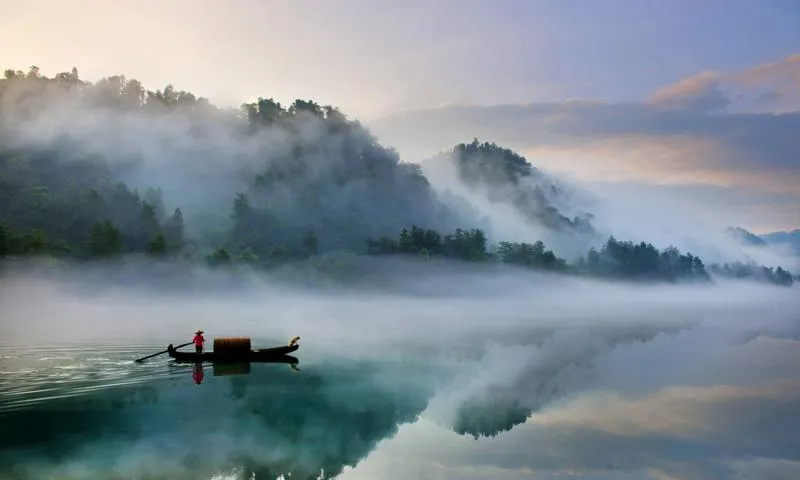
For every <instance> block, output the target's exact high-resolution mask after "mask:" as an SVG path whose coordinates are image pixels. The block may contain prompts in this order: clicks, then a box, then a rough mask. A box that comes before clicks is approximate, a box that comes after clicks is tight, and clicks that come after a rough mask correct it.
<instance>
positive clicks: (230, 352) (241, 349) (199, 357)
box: [167, 338, 300, 363]
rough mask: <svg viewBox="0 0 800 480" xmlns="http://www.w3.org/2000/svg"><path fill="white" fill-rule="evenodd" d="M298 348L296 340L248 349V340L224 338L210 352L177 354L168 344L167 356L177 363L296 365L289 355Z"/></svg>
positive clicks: (294, 359)
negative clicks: (279, 344)
mask: <svg viewBox="0 0 800 480" xmlns="http://www.w3.org/2000/svg"><path fill="white" fill-rule="evenodd" d="M298 348H300V345H298V344H297V340H296V339H292V341H290V342H289V345H284V346H281V347H272V348H261V349H257V350H252V349H250V339H249V338H225V339H216V340H215V341H214V350H212V351H210V352H201V353H197V352H179V351H178V350H177V349H176V348H175V347H173V346H172V344H171V343H170V344H169V346H167V354H168V355H169V356H170V357H172V358H174V359H175V360H178V361H187V362H225V363H231V362H236V363H240V362H265V363H297V362H298V361H297V358H296V357H293V356H291V355H289V354H290V353H292V352H294V351H296V350H297V349H298Z"/></svg>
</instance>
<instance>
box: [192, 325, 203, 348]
mask: <svg viewBox="0 0 800 480" xmlns="http://www.w3.org/2000/svg"><path fill="white" fill-rule="evenodd" d="M192 341H193V342H194V350H195V352H197V353H203V344H204V343H205V341H206V339H205V338H203V331H202V330H199V329H198V330H197V331H196V332H194V339H193V340H192Z"/></svg>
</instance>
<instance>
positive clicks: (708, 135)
mask: <svg viewBox="0 0 800 480" xmlns="http://www.w3.org/2000/svg"><path fill="white" fill-rule="evenodd" d="M795 99H800V55H793V56H790V57H787V58H785V59H781V60H779V61H775V62H771V63H765V64H760V65H755V66H753V67H751V68H748V69H745V70H742V71H738V72H713V71H707V72H703V73H700V74H698V75H696V76H693V77H690V78H686V79H683V80H681V81H678V82H676V83H674V84H672V85H668V86H665V87H663V88H661V89H659V90H657V91H656V92H654V93H653V94H652V95H651V96H650V97H649V98H648V99H645V100H643V101H641V102H638V103H609V102H601V101H591V100H586V101H571V102H537V103H530V104H525V105H522V104H518V105H495V106H467V105H463V106H450V107H443V108H438V109H429V110H419V111H416V112H405V113H402V114H397V115H393V116H387V117H384V118H382V119H380V120H378V121H375V122H372V123H371V124H370V128H371V129H372V130H373V131H374V132H375V133H376V134H377V135H378V137H379V138H380V140H381V141H382V142H384V143H387V144H389V145H393V146H395V147H396V148H397V149H398V151H399V152H400V153H401V155H402V156H403V158H404V159H406V160H410V161H417V160H421V159H424V158H427V157H430V156H432V155H434V154H435V153H436V152H438V151H440V150H442V149H447V148H450V147H451V146H452V145H454V144H455V143H459V142H464V141H469V140H471V139H472V138H474V137H478V138H479V139H480V140H482V141H494V142H497V143H499V144H501V145H503V146H506V147H510V148H513V149H515V150H518V151H520V152H524V153H525V155H526V157H527V158H528V160H529V161H531V162H532V163H534V165H536V166H539V167H541V168H543V169H545V170H553V171H557V172H558V173H561V174H568V175H572V176H575V177H577V178H581V179H584V180H602V181H636V182H638V183H642V184H652V185H698V186H700V185H702V186H718V187H725V188H744V189H748V190H749V191H751V192H755V193H759V194H761V195H762V196H768V195H784V196H786V197H792V202H791V205H792V208H794V209H795V211H796V212H800V189H798V188H797V185H800V137H798V136H797V134H796V132H798V131H800V103H794V102H795ZM759 102H760V103H759ZM769 105H772V106H776V105H780V108H772V109H770V108H767V107H768V106H769ZM759 213H761V212H759ZM777 221H778V220H777V219H772V220H767V223H772V224H774V223H776V222H777ZM783 221H784V222H786V223H783V228H789V227H792V226H793V225H797V224H800V213H798V214H795V215H789V218H785V220H783ZM751 225H757V222H751Z"/></svg>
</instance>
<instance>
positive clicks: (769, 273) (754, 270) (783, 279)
mask: <svg viewBox="0 0 800 480" xmlns="http://www.w3.org/2000/svg"><path fill="white" fill-rule="evenodd" d="M710 270H711V271H712V272H713V273H715V274H717V275H719V276H722V277H726V278H733V279H739V280H743V279H748V280H755V281H759V282H766V283H773V284H775V285H782V286H785V287H791V286H792V285H793V284H794V280H795V279H794V278H793V276H792V274H790V273H789V272H787V271H786V270H784V269H783V267H777V268H772V267H766V266H763V265H757V264H756V263H754V262H748V263H742V262H734V263H724V264H722V265H713V266H711V267H710Z"/></svg>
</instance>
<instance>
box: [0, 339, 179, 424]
mask: <svg viewBox="0 0 800 480" xmlns="http://www.w3.org/2000/svg"><path fill="white" fill-rule="evenodd" d="M156 351H158V350H156V349H154V348H153V346H144V345H140V346H134V347H131V346H130V345H74V346H73V345H68V346H63V345H62V346H46V347H42V346H19V345H15V346H0V413H3V412H7V411H11V410H18V409H20V408H28V407H31V406H34V405H40V404H46V403H48V402H52V401H56V400H61V399H65V398H71V397H77V396H81V395H85V394H88V393H91V392H96V391H98V390H103V389H113V388H123V387H128V386H132V385H137V384H143V383H147V382H152V381H156V380H159V379H163V378H166V377H169V376H171V375H174V374H177V372H175V371H170V370H169V369H165V368H164V362H165V360H162V359H159V358H157V357H156V358H153V359H150V360H149V361H148V362H145V363H140V364H137V363H135V362H134V360H135V359H136V358H140V357H143V356H146V355H148V354H151V353H155V352H156Z"/></svg>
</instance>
